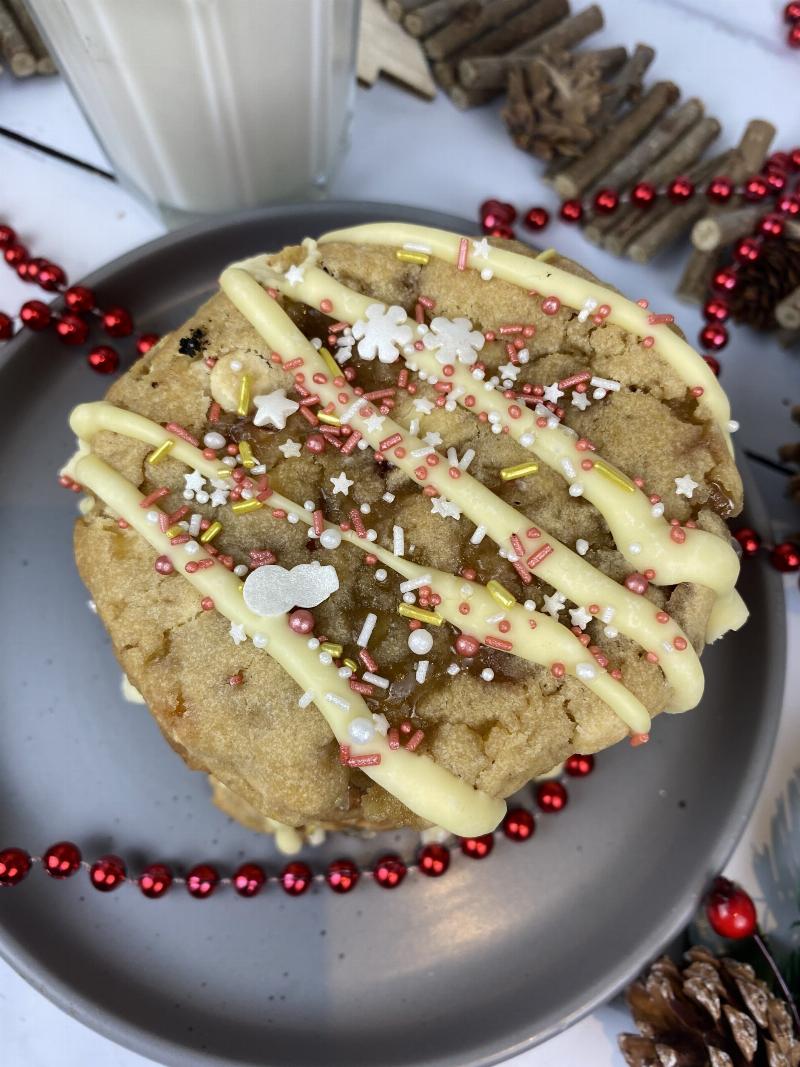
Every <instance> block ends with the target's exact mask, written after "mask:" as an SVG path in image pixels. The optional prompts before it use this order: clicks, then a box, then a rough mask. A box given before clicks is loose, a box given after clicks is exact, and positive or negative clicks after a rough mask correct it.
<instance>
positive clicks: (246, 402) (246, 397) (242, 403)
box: [236, 374, 250, 415]
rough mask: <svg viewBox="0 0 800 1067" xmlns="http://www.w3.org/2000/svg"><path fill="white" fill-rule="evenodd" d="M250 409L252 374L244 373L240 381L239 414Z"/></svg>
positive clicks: (237, 406) (237, 411) (237, 410)
mask: <svg viewBox="0 0 800 1067" xmlns="http://www.w3.org/2000/svg"><path fill="white" fill-rule="evenodd" d="M249 410H250V376H249V375H247V374H243V375H242V380H241V382H240V383H239V403H238V404H237V405H236V413H237V415H246V414H247V412H248V411H249Z"/></svg>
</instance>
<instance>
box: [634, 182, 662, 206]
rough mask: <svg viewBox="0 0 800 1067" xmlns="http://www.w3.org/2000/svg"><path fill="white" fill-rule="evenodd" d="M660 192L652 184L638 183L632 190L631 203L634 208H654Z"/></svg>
mask: <svg viewBox="0 0 800 1067" xmlns="http://www.w3.org/2000/svg"><path fill="white" fill-rule="evenodd" d="M657 195H658V192H657V190H656V187H655V185H652V184H651V183H650V182H637V184H636V185H634V187H633V188H632V189H631V203H632V204H633V205H634V207H643V208H647V207H652V206H653V204H654V203H655V200H656V197H657Z"/></svg>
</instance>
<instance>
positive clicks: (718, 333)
mask: <svg viewBox="0 0 800 1067" xmlns="http://www.w3.org/2000/svg"><path fill="white" fill-rule="evenodd" d="M727 343H728V331H727V330H726V329H725V327H724V326H723V325H722V323H720V322H709V323H707V324H706V325H705V326H704V327H703V328H702V330H701V331H700V344H701V345H702V347H703V348H708V349H710V350H711V351H712V352H719V351H720V349H722V348H724V347H725V345H726V344H727Z"/></svg>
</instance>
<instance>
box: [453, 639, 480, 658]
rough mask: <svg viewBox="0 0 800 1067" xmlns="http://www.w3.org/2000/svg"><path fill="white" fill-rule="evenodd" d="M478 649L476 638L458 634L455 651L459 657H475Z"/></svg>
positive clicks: (478, 642) (478, 644)
mask: <svg viewBox="0 0 800 1067" xmlns="http://www.w3.org/2000/svg"><path fill="white" fill-rule="evenodd" d="M480 647H481V643H480V641H479V640H478V639H477V637H470V636H469V634H459V635H458V637H457V638H456V640H455V649H456V652H457V653H458V654H459V656H468V657H469V656H477V654H478V652H479V650H480Z"/></svg>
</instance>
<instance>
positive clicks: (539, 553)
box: [525, 544, 553, 570]
mask: <svg viewBox="0 0 800 1067" xmlns="http://www.w3.org/2000/svg"><path fill="white" fill-rule="evenodd" d="M552 554H553V546H552V545H550V544H544V545H542V547H541V548H537V550H536V551H535V552H534V553H533V555H531V556H528V558H527V560H526V561H525V562H526V563H527V565H528V567H529V568H530V569H531V570H533V569H534V567H538V565H539V564H540V563H541V562H542V560H545V559H547V557H548V556H550V555H552Z"/></svg>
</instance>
